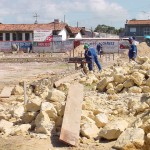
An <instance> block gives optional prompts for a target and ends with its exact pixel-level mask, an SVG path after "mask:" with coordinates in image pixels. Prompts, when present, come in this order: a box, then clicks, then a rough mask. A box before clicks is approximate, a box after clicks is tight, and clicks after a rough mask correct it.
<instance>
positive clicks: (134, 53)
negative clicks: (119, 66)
mask: <svg viewBox="0 0 150 150" xmlns="http://www.w3.org/2000/svg"><path fill="white" fill-rule="evenodd" d="M128 41H129V43H130V47H129V53H128V56H129V61H130V60H134V61H135V58H136V56H137V47H136V45H135V44H134V39H133V37H130V38H129V39H128Z"/></svg>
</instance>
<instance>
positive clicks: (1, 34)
mask: <svg viewBox="0 0 150 150" xmlns="http://www.w3.org/2000/svg"><path fill="white" fill-rule="evenodd" d="M0 41H3V33H0Z"/></svg>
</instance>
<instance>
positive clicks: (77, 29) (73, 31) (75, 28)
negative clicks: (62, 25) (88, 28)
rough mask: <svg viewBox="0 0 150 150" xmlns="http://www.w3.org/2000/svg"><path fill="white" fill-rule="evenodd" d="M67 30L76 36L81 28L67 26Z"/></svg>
mask: <svg viewBox="0 0 150 150" xmlns="http://www.w3.org/2000/svg"><path fill="white" fill-rule="evenodd" d="M68 29H69V30H70V32H71V33H73V34H77V33H79V32H80V31H81V28H79V27H71V26H68Z"/></svg>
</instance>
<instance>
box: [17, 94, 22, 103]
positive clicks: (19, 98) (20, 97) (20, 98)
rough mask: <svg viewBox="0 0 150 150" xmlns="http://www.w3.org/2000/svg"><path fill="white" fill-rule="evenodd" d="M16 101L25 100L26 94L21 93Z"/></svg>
mask: <svg viewBox="0 0 150 150" xmlns="http://www.w3.org/2000/svg"><path fill="white" fill-rule="evenodd" d="M16 101H18V102H24V95H20V96H18V97H17V98H16Z"/></svg>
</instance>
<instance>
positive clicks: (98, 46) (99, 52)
mask: <svg viewBox="0 0 150 150" xmlns="http://www.w3.org/2000/svg"><path fill="white" fill-rule="evenodd" d="M96 50H97V53H98V55H101V54H102V44H101V43H98V44H97V45H96Z"/></svg>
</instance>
